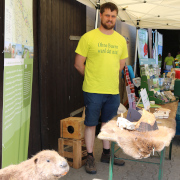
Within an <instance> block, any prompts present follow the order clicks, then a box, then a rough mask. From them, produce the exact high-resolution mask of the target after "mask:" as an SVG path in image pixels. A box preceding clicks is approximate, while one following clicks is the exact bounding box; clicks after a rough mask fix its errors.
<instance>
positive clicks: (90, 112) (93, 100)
mask: <svg viewBox="0 0 180 180" xmlns="http://www.w3.org/2000/svg"><path fill="white" fill-rule="evenodd" d="M83 95H84V104H85V107H86V110H85V115H86V116H85V121H84V124H85V125H86V126H96V125H98V123H99V117H100V114H101V121H102V122H108V121H109V120H111V119H112V118H113V117H114V116H116V115H117V110H118V107H119V104H120V96H119V94H115V95H114V94H96V93H88V92H83Z"/></svg>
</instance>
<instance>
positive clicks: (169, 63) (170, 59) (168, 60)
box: [164, 53, 175, 71]
mask: <svg viewBox="0 0 180 180" xmlns="http://www.w3.org/2000/svg"><path fill="white" fill-rule="evenodd" d="M173 67H175V64H174V58H173V57H172V56H171V53H168V56H167V57H166V58H165V60H164V69H165V70H167V71H171V68H173Z"/></svg>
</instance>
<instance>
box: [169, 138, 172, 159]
mask: <svg viewBox="0 0 180 180" xmlns="http://www.w3.org/2000/svg"><path fill="white" fill-rule="evenodd" d="M171 153H172V141H171V144H170V145H169V160H171Z"/></svg>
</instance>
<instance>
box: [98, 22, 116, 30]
mask: <svg viewBox="0 0 180 180" xmlns="http://www.w3.org/2000/svg"><path fill="white" fill-rule="evenodd" d="M108 22H109V21H108ZM108 22H107V23H108ZM101 25H102V26H103V27H104V28H105V29H107V30H111V29H113V28H114V26H115V24H112V25H109V26H108V25H107V24H105V23H103V22H102V21H101Z"/></svg>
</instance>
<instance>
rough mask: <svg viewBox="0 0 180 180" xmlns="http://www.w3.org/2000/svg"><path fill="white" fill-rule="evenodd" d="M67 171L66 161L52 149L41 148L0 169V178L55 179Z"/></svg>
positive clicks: (16, 179) (14, 179)
mask: <svg viewBox="0 0 180 180" xmlns="http://www.w3.org/2000/svg"><path fill="white" fill-rule="evenodd" d="M68 171H69V165H68V163H67V161H66V160H65V159H64V158H63V157H61V156H60V155H59V154H58V153H57V152H56V151H54V150H43V151H41V152H39V153H37V154H36V155H35V156H33V157H32V158H31V159H29V160H26V161H23V162H22V163H20V164H18V165H10V166H8V167H6V168H3V169H1V170H0V180H48V179H51V180H55V179H59V178H61V177H62V176H64V175H66V174H67V172H68Z"/></svg>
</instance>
